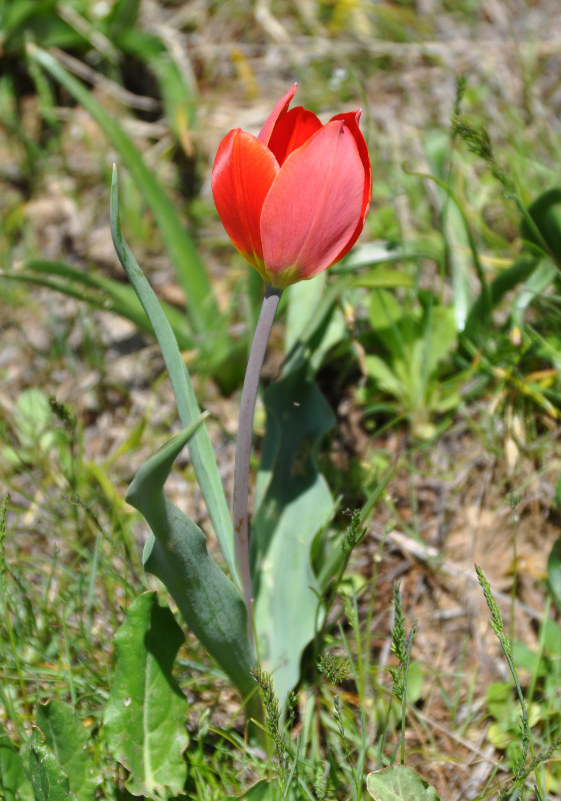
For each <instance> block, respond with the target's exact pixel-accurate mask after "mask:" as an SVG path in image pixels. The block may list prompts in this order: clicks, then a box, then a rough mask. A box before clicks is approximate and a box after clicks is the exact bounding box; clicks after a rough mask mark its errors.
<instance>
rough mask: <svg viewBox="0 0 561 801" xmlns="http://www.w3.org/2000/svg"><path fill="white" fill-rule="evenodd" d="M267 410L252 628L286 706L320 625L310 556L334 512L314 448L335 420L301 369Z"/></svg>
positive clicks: (279, 386)
mask: <svg viewBox="0 0 561 801" xmlns="http://www.w3.org/2000/svg"><path fill="white" fill-rule="evenodd" d="M265 407H266V410H267V433H266V436H265V442H264V446H263V458H262V464H261V469H260V475H259V477H258V495H257V498H256V506H257V511H256V514H255V517H254V522H253V526H252V532H251V537H252V540H251V541H252V568H253V589H254V594H255V625H256V630H257V643H258V653H259V657H260V660H261V663H262V665H263V666H264V667H265V669H266V670H268V671H269V672H270V673H271V675H272V679H273V684H274V688H275V692H276V694H277V695H278V698H279V700H280V702H281V704H284V702H285V700H286V696H287V694H288V692H289V691H290V690H291V689H292V688H293V687H294V685H295V684H296V682H297V681H298V678H299V675H300V660H301V657H302V653H303V651H304V649H305V647H306V646H307V645H308V643H309V642H310V640H311V639H312V638H313V636H314V633H315V631H316V626H317V624H318V622H321V614H319V613H318V604H319V600H318V595H317V593H318V583H317V579H316V577H315V575H314V572H313V570H312V565H311V558H310V552H311V548H312V543H313V541H314V539H315V538H316V536H317V534H318V533H319V532H320V531H321V530H322V529H323V528H324V527H325V526H326V525H327V524H328V522H329V520H330V519H331V517H332V515H333V510H334V502H333V498H332V496H331V493H330V491H329V488H328V486H327V482H326V481H325V479H324V478H323V476H322V475H321V474H320V473H319V471H318V466H317V450H318V446H319V443H320V440H321V438H322V437H323V436H324V434H325V433H326V432H327V431H328V430H329V429H330V428H332V426H333V424H334V416H333V412H332V411H331V408H330V407H329V405H328V403H327V402H326V400H325V398H324V397H323V395H322V394H321V392H320V391H319V389H318V388H317V387H316V385H315V384H314V383H313V382H311V381H308V380H306V378H305V375H304V369H302V370H300V371H294V372H291V373H289V374H288V375H285V376H284V377H283V378H281V379H280V380H278V381H276V382H274V383H273V384H271V385H270V386H269V387H268V388H267V390H266V392H265Z"/></svg>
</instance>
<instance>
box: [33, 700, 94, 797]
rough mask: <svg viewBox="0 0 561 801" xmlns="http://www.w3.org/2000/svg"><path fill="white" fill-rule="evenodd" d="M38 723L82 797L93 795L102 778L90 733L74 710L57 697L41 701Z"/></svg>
mask: <svg viewBox="0 0 561 801" xmlns="http://www.w3.org/2000/svg"><path fill="white" fill-rule="evenodd" d="M36 723H37V726H38V727H39V729H40V730H41V732H42V733H43V734H44V735H45V743H46V745H47V746H48V747H49V748H50V749H51V751H52V752H53V753H54V754H55V756H56V757H57V759H58V761H59V762H60V764H61V766H62V768H63V769H64V772H65V773H66V775H67V776H68V780H69V782H70V789H71V790H72V792H73V793H75V794H76V796H77V797H78V801H90V799H92V798H93V796H94V792H95V788H96V787H97V785H98V784H99V779H98V778H97V777H96V775H95V771H94V767H93V764H92V760H91V757H90V755H89V753H88V743H89V740H90V737H89V735H88V733H87V732H86V730H85V729H84V727H83V726H82V724H81V722H80V720H79V718H78V717H77V715H76V714H75V712H74V710H73V709H72V707H71V706H68V704H64V703H63V702H62V701H58V700H56V699H54V700H51V701H49V702H48V703H46V704H38V705H37V713H36Z"/></svg>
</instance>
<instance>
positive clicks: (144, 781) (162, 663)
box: [103, 592, 189, 798]
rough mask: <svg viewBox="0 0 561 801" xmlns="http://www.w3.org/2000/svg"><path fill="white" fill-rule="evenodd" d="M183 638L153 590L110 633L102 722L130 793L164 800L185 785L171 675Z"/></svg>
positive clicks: (182, 734) (177, 699)
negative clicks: (111, 654)
mask: <svg viewBox="0 0 561 801" xmlns="http://www.w3.org/2000/svg"><path fill="white" fill-rule="evenodd" d="M183 640H184V637H183V633H182V631H181V629H180V628H179V626H178V625H177V623H176V622H175V618H174V617H173V615H172V613H171V612H170V610H169V609H168V607H167V606H160V604H159V603H158V599H157V596H156V593H155V592H145V593H143V594H142V595H139V596H138V598H136V600H135V601H134V602H133V603H132V605H131V606H130V608H129V610H128V612H127V616H126V618H125V621H124V623H123V624H122V625H121V627H120V629H119V630H118V632H117V633H116V635H115V648H116V651H117V660H118V661H117V670H116V673H115V678H114V681H113V685H112V687H111V695H110V698H109V701H108V703H107V706H106V708H105V712H104V718H103V720H104V726H105V731H106V736H107V740H108V743H109V747H110V749H111V752H112V753H113V755H114V757H115V758H116V759H117V760H118V761H119V762H120V763H121V764H122V765H123V766H124V767H125V768H126V769H127V770H128V771H129V772H130V774H131V775H130V777H129V779H128V781H127V782H126V787H127V789H128V790H129V792H130V793H132V794H133V795H145V796H148V797H149V798H154V797H156V798H160V797H167V793H168V791H169V792H170V793H172V794H176V793H180V792H181V791H182V790H183V788H184V786H185V781H186V779H187V766H186V763H185V760H184V759H183V752H184V750H185V748H186V747H187V744H188V742H189V737H188V734H187V731H186V729H185V717H186V713H187V707H188V703H187V699H186V698H185V696H184V695H183V693H182V692H181V689H180V687H179V685H178V684H177V682H176V680H175V679H174V677H173V675H172V672H171V671H172V665H173V661H174V659H175V655H176V654H177V651H178V650H179V647H180V646H181V644H182V643H183Z"/></svg>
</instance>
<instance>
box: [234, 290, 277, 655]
mask: <svg viewBox="0 0 561 801" xmlns="http://www.w3.org/2000/svg"><path fill="white" fill-rule="evenodd" d="M281 294H282V290H281V289H273V288H272V287H270V286H267V288H266V290H265V297H264V299H263V306H262V307H261V313H260V315H259V320H258V321H257V327H256V328H255V335H254V337H253V342H252V344H251V350H250V352H249V360H248V363H247V370H246V373H245V378H244V382H243V389H242V397H241V401H240V413H239V418H238V441H237V445H236V462H235V467H234V503H233V518H234V554H235V558H236V565H237V567H238V572H239V575H240V581H241V584H242V593H243V598H244V601H245V605H246V607H247V617H248V627H249V641H250V643H251V644H252V645H253V643H254V634H253V591H252V587H251V572H250V567H249V526H248V506H249V461H250V457H251V438H252V433H253V417H254V414H255V402H256V400H257V390H258V388H259V379H260V376H261V368H262V366H263V361H264V359H265V351H266V350H267V342H268V341H269V334H270V333H271V327H272V325H273V320H274V319H275V313H276V311H277V307H278V305H279V300H280V296H281Z"/></svg>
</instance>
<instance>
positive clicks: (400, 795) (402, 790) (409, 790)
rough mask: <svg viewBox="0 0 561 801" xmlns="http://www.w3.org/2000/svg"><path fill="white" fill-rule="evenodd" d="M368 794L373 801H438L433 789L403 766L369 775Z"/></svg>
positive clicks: (412, 771)
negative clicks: (413, 800) (412, 800)
mask: <svg viewBox="0 0 561 801" xmlns="http://www.w3.org/2000/svg"><path fill="white" fill-rule="evenodd" d="M368 792H369V793H370V795H371V796H372V798H374V799H375V801H411V799H413V798H414V799H415V801H438V796H437V794H436V792H435V790H434V788H433V787H431V786H430V785H429V783H428V782H426V781H425V780H424V779H423V778H421V776H419V774H418V773H417V772H416V771H414V770H412V769H411V768H406V767H405V765H393V766H392V767H391V768H384V769H383V770H379V771H376V772H375V773H369V774H368Z"/></svg>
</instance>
